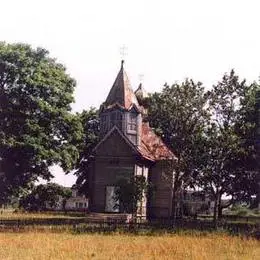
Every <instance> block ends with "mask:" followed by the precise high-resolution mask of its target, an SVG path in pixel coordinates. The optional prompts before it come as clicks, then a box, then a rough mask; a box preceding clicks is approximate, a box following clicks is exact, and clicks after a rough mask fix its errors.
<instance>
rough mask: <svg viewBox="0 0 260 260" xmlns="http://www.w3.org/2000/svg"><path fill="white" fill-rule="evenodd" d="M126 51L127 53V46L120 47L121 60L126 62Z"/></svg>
mask: <svg viewBox="0 0 260 260" xmlns="http://www.w3.org/2000/svg"><path fill="white" fill-rule="evenodd" d="M126 51H127V47H126V46H125V45H122V46H121V47H120V56H121V60H124V59H125V56H126Z"/></svg>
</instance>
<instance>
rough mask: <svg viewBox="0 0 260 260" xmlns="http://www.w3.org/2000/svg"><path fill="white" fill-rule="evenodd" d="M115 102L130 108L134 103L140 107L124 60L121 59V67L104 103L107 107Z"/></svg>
mask: <svg viewBox="0 0 260 260" xmlns="http://www.w3.org/2000/svg"><path fill="white" fill-rule="evenodd" d="M115 104H119V105H120V106H122V107H123V108H125V109H129V108H130V107H131V106H132V105H136V106H137V107H139V104H138V101H137V98H136V96H135V94H134V92H133V90H132V88H131V85H130V82H129V79H128V77H127V75H126V72H125V70H124V60H121V68H120V70H119V72H118V75H117V77H116V80H115V82H114V84H113V86H112V88H111V90H110V92H109V94H108V96H107V99H106V101H105V103H104V105H105V107H106V108H108V107H110V106H113V105H115Z"/></svg>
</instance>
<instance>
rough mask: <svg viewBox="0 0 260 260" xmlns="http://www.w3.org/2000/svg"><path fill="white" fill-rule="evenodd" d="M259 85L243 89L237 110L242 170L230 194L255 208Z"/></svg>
mask: <svg viewBox="0 0 260 260" xmlns="http://www.w3.org/2000/svg"><path fill="white" fill-rule="evenodd" d="M259 94H260V85H259V84H258V83H256V82H254V83H253V84H251V85H250V86H248V87H247V88H245V91H244V93H243V96H242V98H241V107H240V110H239V114H240V118H239V121H238V122H237V124H236V132H237V134H238V136H239V137H240V138H241V145H242V151H243V153H242V154H241V157H240V160H239V164H238V166H239V167H240V168H241V169H242V170H243V171H242V173H243V174H240V175H239V176H238V178H236V181H235V183H234V185H233V188H232V192H233V197H234V199H235V200H238V201H242V202H246V203H248V204H249V205H250V206H251V207H252V208H254V207H257V206H258V204H259V201H260V198H259V195H260V194H259V185H260V179H259V168H260V167H259V160H260V157H259V156H260V153H259V148H260V143H259V142H260V132H259V129H260V118H259V115H260V110H259V109H260V95H259Z"/></svg>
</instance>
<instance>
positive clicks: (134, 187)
mask: <svg viewBox="0 0 260 260" xmlns="http://www.w3.org/2000/svg"><path fill="white" fill-rule="evenodd" d="M116 186H117V187H118V188H117V189H116V191H115V198H114V200H115V201H118V202H119V203H118V204H117V205H116V207H117V208H120V209H121V210H122V211H123V212H125V213H136V211H137V208H138V203H140V202H141V201H142V200H143V198H144V197H145V196H146V195H147V193H148V189H149V192H150V191H151V185H149V184H148V183H147V181H146V179H145V177H144V176H139V175H138V176H133V177H131V178H130V180H128V179H120V180H118V182H117V183H116Z"/></svg>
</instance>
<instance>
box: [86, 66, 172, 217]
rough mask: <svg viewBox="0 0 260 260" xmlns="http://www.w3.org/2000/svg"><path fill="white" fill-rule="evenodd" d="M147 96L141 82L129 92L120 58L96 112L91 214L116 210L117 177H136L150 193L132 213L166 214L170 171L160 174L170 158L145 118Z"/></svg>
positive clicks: (169, 197)
mask: <svg viewBox="0 0 260 260" xmlns="http://www.w3.org/2000/svg"><path fill="white" fill-rule="evenodd" d="M147 97H148V95H147V93H146V92H145V90H144V89H143V86H142V84H140V85H139V87H138V88H137V90H136V91H135V92H134V91H133V89H132V88H131V85H130V82H129V79H128V77H127V74H126V72H125V70H124V61H122V62H121V68H120V70H119V72H118V75H117V77H116V79H115V82H114V84H113V85H112V88H111V89H110V91H109V94H108V96H107V98H106V100H105V102H104V103H103V104H102V105H101V107H100V111H99V113H100V114H99V115H100V123H101V126H100V142H99V143H98V144H97V145H96V147H95V148H94V149H93V152H92V162H91V167H90V178H89V180H90V181H89V190H90V198H89V207H90V211H92V212H106V213H110V212H111V213H112V212H113V213H115V212H118V213H120V208H116V207H115V204H116V201H115V190H116V188H117V183H118V181H119V180H120V179H122V178H125V179H130V178H131V176H135V175H142V176H144V177H145V179H146V180H147V181H149V182H150V183H152V185H153V186H154V191H153V192H152V195H151V196H149V195H148V196H146V197H145V198H144V199H143V200H142V201H141V202H140V203H139V204H140V205H138V210H137V211H138V212H136V214H137V215H138V216H142V217H145V218H166V217H169V216H171V213H172V180H173V175H172V176H171V177H170V178H165V175H166V173H165V161H174V159H175V156H174V154H173V153H172V151H171V150H169V148H168V147H167V146H166V145H165V144H164V143H163V141H162V140H161V138H160V137H159V136H157V135H156V134H155V133H154V132H153V130H152V128H151V127H150V126H149V123H148V122H147V121H146V118H147V109H148V107H147V105H146V104H145V103H146V102H145V100H146V98H147ZM168 175H169V174H167V176H168Z"/></svg>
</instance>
